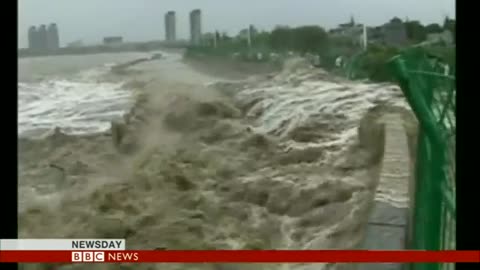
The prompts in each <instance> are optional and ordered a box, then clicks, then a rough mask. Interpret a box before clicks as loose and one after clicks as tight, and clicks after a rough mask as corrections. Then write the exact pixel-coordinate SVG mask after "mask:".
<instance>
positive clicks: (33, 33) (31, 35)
mask: <svg viewBox="0 0 480 270" xmlns="http://www.w3.org/2000/svg"><path fill="white" fill-rule="evenodd" d="M36 38H37V28H36V27H35V26H30V28H28V48H29V49H30V50H34V49H36V45H37V43H36Z"/></svg>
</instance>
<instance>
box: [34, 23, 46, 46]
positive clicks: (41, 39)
mask: <svg viewBox="0 0 480 270" xmlns="http://www.w3.org/2000/svg"><path fill="white" fill-rule="evenodd" d="M37 35H38V36H37V41H38V43H37V44H38V49H39V50H46V49H47V43H48V42H47V26H46V25H45V24H42V25H40V27H39V28H38V34H37Z"/></svg>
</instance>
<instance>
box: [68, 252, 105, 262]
mask: <svg viewBox="0 0 480 270" xmlns="http://www.w3.org/2000/svg"><path fill="white" fill-rule="evenodd" d="M103 261H105V252H92V251H72V262H103Z"/></svg>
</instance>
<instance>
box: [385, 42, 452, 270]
mask: <svg viewBox="0 0 480 270" xmlns="http://www.w3.org/2000/svg"><path fill="white" fill-rule="evenodd" d="M390 67H391V68H392V71H393V74H394V76H395V77H396V79H397V80H398V82H399V84H400V87H401V89H402V91H403V93H404V95H405V97H406V99H407V101H408V103H409V104H410V106H411V108H412V110H413V111H414V113H415V115H416V117H417V119H418V121H419V133H418V143H417V152H416V164H415V167H416V169H415V181H414V182H415V184H414V185H415V186H414V194H413V197H411V199H413V200H414V202H415V203H414V206H413V209H410V210H411V211H413V213H412V214H413V219H412V224H410V230H411V233H412V234H411V238H410V239H409V240H410V241H408V243H407V248H409V249H424V250H445V249H455V248H456V246H455V242H456V241H455V229H456V206H455V194H456V192H455V134H456V132H455V127H456V112H455V111H456V102H455V98H456V86H455V76H452V75H451V74H452V73H453V72H450V73H449V74H445V69H444V66H443V65H442V63H441V62H439V61H438V60H437V59H435V58H432V57H430V56H428V55H427V53H426V52H425V51H424V50H423V49H422V48H414V49H409V50H407V51H405V52H403V53H402V54H400V55H399V56H396V57H394V58H393V59H392V60H391V61H390ZM410 269H415V270H416V269H421V270H424V269H425V270H430V269H432V270H434V269H435V270H437V269H454V265H453V264H442V265H440V264H415V265H411V267H410Z"/></svg>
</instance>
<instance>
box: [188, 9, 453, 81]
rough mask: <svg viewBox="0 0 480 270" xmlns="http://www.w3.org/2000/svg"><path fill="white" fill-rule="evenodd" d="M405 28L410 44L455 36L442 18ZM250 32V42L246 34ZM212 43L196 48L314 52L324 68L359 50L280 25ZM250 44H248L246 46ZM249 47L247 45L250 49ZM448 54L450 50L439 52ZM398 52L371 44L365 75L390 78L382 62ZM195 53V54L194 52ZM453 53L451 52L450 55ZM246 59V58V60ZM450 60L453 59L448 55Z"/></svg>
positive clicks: (316, 31)
mask: <svg viewBox="0 0 480 270" xmlns="http://www.w3.org/2000/svg"><path fill="white" fill-rule="evenodd" d="M402 23H403V24H404V26H405V29H406V32H407V37H408V39H409V40H410V41H411V42H412V43H418V42H422V41H424V40H425V39H426V37H427V35H428V34H430V33H441V32H443V31H445V30H449V31H451V32H452V34H453V35H454V34H455V20H450V19H448V18H446V19H445V22H444V24H443V25H439V24H429V25H425V26H424V25H422V24H421V23H420V22H418V21H405V22H402ZM249 32H250V39H248V33H249ZM208 40H211V42H212V44H209V46H206V47H202V48H196V50H197V52H201V53H204V54H205V53H206V54H208V55H212V54H216V55H225V56H226V55H232V53H240V54H242V53H243V54H244V55H247V54H251V52H252V51H253V52H266V53H267V54H268V53H269V52H277V53H282V52H286V51H294V52H297V53H301V54H304V53H314V54H318V55H320V57H321V62H322V65H323V66H324V67H326V68H329V67H333V66H334V63H335V58H336V57H338V56H344V57H350V56H353V55H354V54H356V53H358V52H359V51H360V48H359V46H358V44H354V43H353V42H352V38H348V37H343V38H342V37H336V36H332V35H329V34H328V33H327V31H325V29H323V28H322V27H319V26H301V27H295V28H291V27H287V26H279V27H276V28H275V29H274V30H272V31H271V32H267V31H258V30H257V29H255V28H254V27H250V29H249V30H248V29H246V30H242V31H241V32H240V33H239V35H238V36H237V37H230V36H228V35H227V34H226V33H219V32H216V33H213V34H211V36H210V38H208ZM249 43H250V44H249ZM249 45H250V46H249ZM446 51H448V52H449V53H450V54H451V52H452V49H451V48H445V49H442V52H441V54H442V55H443V54H444V53H445V52H446ZM398 52H399V50H398V49H396V48H392V47H388V46H385V45H381V44H371V45H369V48H368V50H367V52H366V54H365V55H364V57H363V58H362V59H361V62H362V64H361V65H359V68H360V69H362V73H363V75H364V76H366V77H369V78H371V79H373V80H376V81H386V80H389V79H390V76H389V74H388V71H387V70H386V69H385V63H386V62H387V61H388V59H390V58H391V57H393V56H394V55H395V54H397V53H398ZM193 53H194V54H195V51H193ZM454 53H455V52H454V51H453V54H454ZM246 58H248V57H246ZM448 58H449V59H450V58H451V59H454V56H453V58H452V57H450V56H448Z"/></svg>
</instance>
